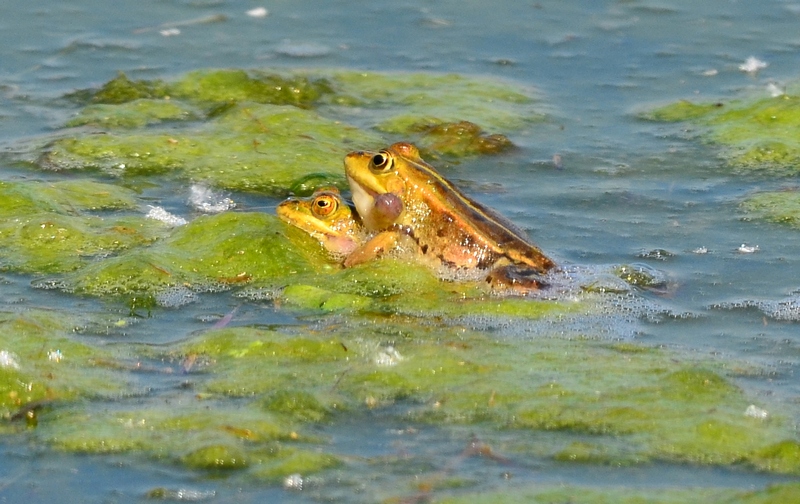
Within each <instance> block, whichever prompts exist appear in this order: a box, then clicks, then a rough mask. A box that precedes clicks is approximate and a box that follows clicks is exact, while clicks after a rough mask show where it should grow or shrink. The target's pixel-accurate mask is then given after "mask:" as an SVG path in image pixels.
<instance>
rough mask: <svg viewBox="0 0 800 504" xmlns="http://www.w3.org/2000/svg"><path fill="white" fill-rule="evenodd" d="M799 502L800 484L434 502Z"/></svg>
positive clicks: (537, 491)
mask: <svg viewBox="0 0 800 504" xmlns="http://www.w3.org/2000/svg"><path fill="white" fill-rule="evenodd" d="M798 499H800V484H797V483H785V484H776V485H771V486H769V487H767V488H766V489H763V490H754V491H742V490H720V489H716V488H691V489H664V488H658V489H646V488H626V487H623V488H620V487H609V488H604V489H587V488H582V487H576V486H566V487H559V488H554V487H552V486H549V485H537V486H536V487H532V488H509V489H505V490H503V491H499V492H486V493H472V494H467V495H462V496H459V497H452V498H444V499H438V500H437V501H436V502H441V503H448V504H456V503H462V502H463V503H470V504H472V503H475V504H480V503H484V502H485V503H498V504H505V503H517V502H531V503H548V504H555V503H558V504H561V503H563V504H567V503H570V504H643V503H652V504H683V503H695V502H705V503H709V504H767V503H770V504H773V503H774V504H777V503H783V502H796V501H797V500H798Z"/></svg>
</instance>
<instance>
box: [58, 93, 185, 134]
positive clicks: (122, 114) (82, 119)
mask: <svg viewBox="0 0 800 504" xmlns="http://www.w3.org/2000/svg"><path fill="white" fill-rule="evenodd" d="M198 116H199V114H198V113H197V111H196V110H194V109H193V108H192V107H190V106H188V105H186V104H184V103H181V102H179V101H172V100H153V99H139V100H135V101H132V102H126V103H121V104H115V105H108V104H97V105H87V106H86V107H85V108H83V109H82V110H81V111H80V113H79V114H78V115H77V116H76V117H74V118H72V119H70V120H69V121H68V122H67V124H66V125H67V126H68V127H75V126H95V127H104V128H110V129H114V128H142V127H144V126H149V125H154V124H159V123H162V122H167V121H189V120H196V119H198Z"/></svg>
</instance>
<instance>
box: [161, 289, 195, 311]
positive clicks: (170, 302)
mask: <svg viewBox="0 0 800 504" xmlns="http://www.w3.org/2000/svg"><path fill="white" fill-rule="evenodd" d="M155 299H156V303H158V304H159V305H160V306H163V307H165V308H177V307H179V306H183V305H187V304H189V303H194V302H195V301H197V294H195V293H194V292H193V291H191V290H189V289H188V288H186V287H184V286H175V287H170V288H167V289H164V290H162V291H160V292H158V293H157V294H156V295H155Z"/></svg>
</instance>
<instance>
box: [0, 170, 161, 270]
mask: <svg viewBox="0 0 800 504" xmlns="http://www.w3.org/2000/svg"><path fill="white" fill-rule="evenodd" d="M135 206H136V202H135V199H134V197H133V193H132V192H131V191H128V190H126V189H123V188H120V187H117V186H114V185H109V184H102V183H98V182H93V181H91V180H80V181H79V180H72V181H64V182H52V183H49V182H0V216H2V222H0V251H2V259H0V268H3V269H6V270H13V271H21V272H26V273H63V272H67V271H72V270H75V269H78V268H80V267H82V266H85V265H86V264H88V263H90V262H92V261H93V260H95V259H97V258H102V257H106V256H110V255H114V254H118V253H120V252H122V251H126V250H130V249H134V248H137V247H139V246H143V245H147V244H149V243H152V242H153V241H154V240H156V239H157V238H158V237H159V236H161V235H162V232H163V231H164V226H163V225H162V224H160V223H158V222H155V221H153V220H150V219H145V218H144V217H143V216H133V215H131V216H123V215H118V214H116V215H104V216H99V215H93V214H91V213H88V212H90V211H109V210H123V209H125V210H127V209H132V208H134V207H135Z"/></svg>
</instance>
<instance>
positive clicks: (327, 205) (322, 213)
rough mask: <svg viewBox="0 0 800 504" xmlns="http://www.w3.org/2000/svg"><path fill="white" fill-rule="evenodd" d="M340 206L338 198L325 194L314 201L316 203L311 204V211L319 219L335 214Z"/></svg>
mask: <svg viewBox="0 0 800 504" xmlns="http://www.w3.org/2000/svg"><path fill="white" fill-rule="evenodd" d="M338 206H339V203H338V202H337V201H336V198H334V197H333V196H331V195H330V194H323V195H322V196H318V197H317V198H315V199H314V202H313V203H312V204H311V211H312V212H314V215H316V216H318V217H327V216H329V215H330V214H332V213H333V212H335V211H336V209H337V208H338Z"/></svg>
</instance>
